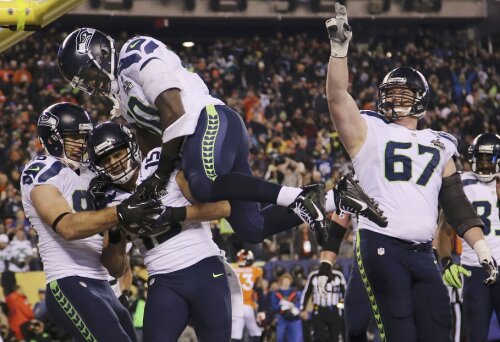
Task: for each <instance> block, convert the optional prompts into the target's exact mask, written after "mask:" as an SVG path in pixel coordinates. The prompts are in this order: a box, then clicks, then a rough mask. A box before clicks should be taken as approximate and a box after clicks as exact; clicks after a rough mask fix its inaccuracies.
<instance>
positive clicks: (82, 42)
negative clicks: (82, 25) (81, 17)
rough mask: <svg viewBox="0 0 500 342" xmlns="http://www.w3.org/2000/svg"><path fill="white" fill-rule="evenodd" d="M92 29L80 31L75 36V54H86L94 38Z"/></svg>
mask: <svg viewBox="0 0 500 342" xmlns="http://www.w3.org/2000/svg"><path fill="white" fill-rule="evenodd" d="M94 32H95V30H94V29H81V30H80V32H78V34H77V36H76V52H78V53H79V54H82V55H84V54H86V53H87V51H88V47H89V44H90V40H91V39H92V36H94Z"/></svg>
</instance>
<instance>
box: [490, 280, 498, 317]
mask: <svg viewBox="0 0 500 342" xmlns="http://www.w3.org/2000/svg"><path fill="white" fill-rule="evenodd" d="M490 296H491V302H492V304H493V310H495V314H496V316H497V321H498V322H499V324H500V285H499V284H498V282H497V283H495V284H493V285H492V286H491V287H490Z"/></svg>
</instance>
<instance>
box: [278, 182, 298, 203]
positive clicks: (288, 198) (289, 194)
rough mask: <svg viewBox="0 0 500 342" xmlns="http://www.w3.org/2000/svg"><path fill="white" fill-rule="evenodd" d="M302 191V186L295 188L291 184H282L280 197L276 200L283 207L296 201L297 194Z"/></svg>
mask: <svg viewBox="0 0 500 342" xmlns="http://www.w3.org/2000/svg"><path fill="white" fill-rule="evenodd" d="M301 192H302V189H301V188H294V187H291V186H282V187H281V190H280V192H279V194H278V199H277V200H276V204H277V205H281V206H283V207H288V206H289V205H290V204H292V203H293V201H295V199H296V198H297V196H299V195H300V193H301Z"/></svg>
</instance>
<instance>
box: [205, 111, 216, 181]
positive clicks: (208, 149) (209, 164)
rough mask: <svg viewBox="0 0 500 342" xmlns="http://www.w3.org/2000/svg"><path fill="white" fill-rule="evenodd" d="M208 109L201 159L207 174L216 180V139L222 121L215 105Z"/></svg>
mask: <svg viewBox="0 0 500 342" xmlns="http://www.w3.org/2000/svg"><path fill="white" fill-rule="evenodd" d="M206 110H207V116H208V118H207V127H206V128H205V134H203V140H202V141H201V160H202V161H203V169H205V174H206V175H207V177H208V178H209V179H210V180H212V181H214V180H215V178H217V174H216V173H215V139H216V138H217V133H218V132H219V126H220V121H219V113H217V110H216V109H215V106H214V105H208V106H207V107H206Z"/></svg>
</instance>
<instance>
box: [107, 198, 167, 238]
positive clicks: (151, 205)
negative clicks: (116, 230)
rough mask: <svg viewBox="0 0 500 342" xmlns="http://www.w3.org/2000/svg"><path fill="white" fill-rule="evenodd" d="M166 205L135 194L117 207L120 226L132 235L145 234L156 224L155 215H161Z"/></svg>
mask: <svg viewBox="0 0 500 342" xmlns="http://www.w3.org/2000/svg"><path fill="white" fill-rule="evenodd" d="M164 209H165V207H164V206H163V205H162V204H161V202H160V201H158V200H155V199H148V200H142V199H140V198H138V197H137V196H136V195H135V194H134V195H132V196H130V197H129V198H127V199H126V200H124V201H123V202H122V203H120V204H119V205H118V206H117V207H116V211H117V214H118V222H119V224H120V227H121V228H123V229H124V230H125V231H127V233H129V234H132V235H145V234H148V233H149V234H150V233H151V232H148V230H149V229H151V228H150V227H153V226H155V224H156V222H155V218H154V217H153V216H154V215H160V214H161V213H162V212H163V211H164Z"/></svg>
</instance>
